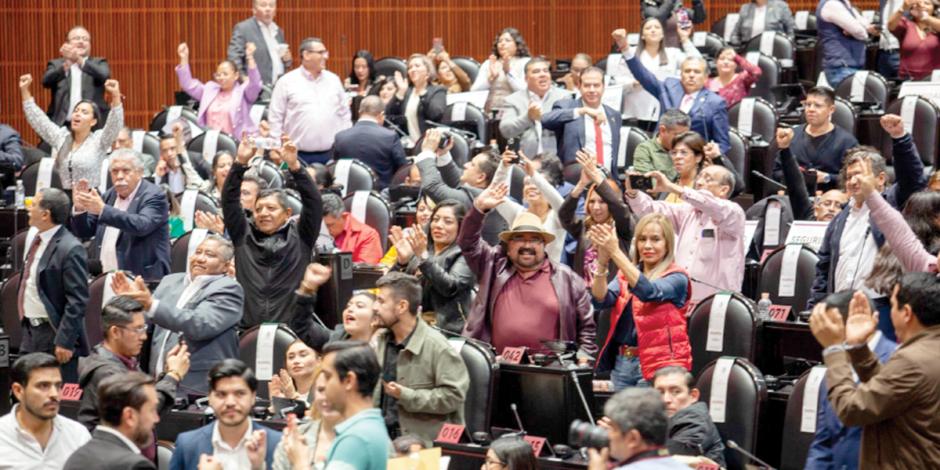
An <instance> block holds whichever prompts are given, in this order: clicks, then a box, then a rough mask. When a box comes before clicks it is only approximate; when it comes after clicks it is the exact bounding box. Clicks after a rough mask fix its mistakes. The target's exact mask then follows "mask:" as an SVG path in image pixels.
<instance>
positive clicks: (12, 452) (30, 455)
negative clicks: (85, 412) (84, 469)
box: [0, 405, 91, 470]
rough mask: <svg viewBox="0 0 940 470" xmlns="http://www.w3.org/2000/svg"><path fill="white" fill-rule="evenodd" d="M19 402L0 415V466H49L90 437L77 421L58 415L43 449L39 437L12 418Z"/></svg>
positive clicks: (23, 469) (16, 469) (15, 469)
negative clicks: (37, 438)
mask: <svg viewBox="0 0 940 470" xmlns="http://www.w3.org/2000/svg"><path fill="white" fill-rule="evenodd" d="M18 407H19V405H13V409H12V410H11V411H10V412H9V413H7V414H5V415H3V417H0V456H2V457H0V470H53V469H61V468H62V467H63V466H65V461H66V460H68V458H69V457H71V456H72V453H74V452H75V451H76V450H78V448H79V447H81V446H83V445H85V443H86V442H88V441H90V440H91V434H89V433H88V430H87V429H85V426H82V425H81V424H79V423H78V422H77V421H73V420H71V419H68V418H66V417H65V416H62V415H58V416H56V417H55V418H53V419H52V434H51V435H50V436H49V441H48V442H47V443H46V448H45V449H43V448H42V446H40V445H39V441H37V440H36V438H35V437H33V435H32V434H30V433H29V432H28V431H26V430H25V429H23V428H22V427H21V426H20V422H19V420H17V419H16V410H17V408H18Z"/></svg>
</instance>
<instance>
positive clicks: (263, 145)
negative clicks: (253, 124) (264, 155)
mask: <svg viewBox="0 0 940 470" xmlns="http://www.w3.org/2000/svg"><path fill="white" fill-rule="evenodd" d="M280 146H281V143H280V142H278V140H277V139H275V138H274V137H256V138H255V147H257V148H259V149H262V150H271V149H276V148H279V147H280Z"/></svg>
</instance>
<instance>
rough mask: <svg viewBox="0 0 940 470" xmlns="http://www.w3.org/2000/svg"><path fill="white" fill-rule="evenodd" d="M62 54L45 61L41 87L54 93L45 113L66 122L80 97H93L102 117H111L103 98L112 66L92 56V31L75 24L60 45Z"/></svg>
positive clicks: (63, 122) (102, 119) (86, 98)
mask: <svg viewBox="0 0 940 470" xmlns="http://www.w3.org/2000/svg"><path fill="white" fill-rule="evenodd" d="M59 54H61V56H62V57H60V58H58V59H52V60H50V61H49V63H48V64H46V73H44V74H43V76H42V86H43V87H45V88H48V89H49V91H50V92H51V93H52V101H51V102H50V103H49V109H48V110H47V111H46V114H48V115H49V119H52V122H54V123H56V124H65V123H66V122H67V121H68V120H69V117H70V116H71V114H72V110H73V109H75V105H77V104H78V102H79V101H81V100H91V101H94V102H95V104H96V105H98V109H100V110H101V114H102V116H101V120H100V121H99V122H102V123H103V122H104V120H105V118H107V116H108V110H109V109H110V108H109V107H108V103H107V102H106V101H105V100H104V82H106V81H107V80H108V79H109V78H111V68H110V67H108V61H107V60H105V59H104V58H103V57H91V33H89V32H88V30H87V29H85V28H84V27H81V26H75V27H73V28H72V29H70V30H69V32H68V35H66V39H65V43H63V44H62V47H60V48H59Z"/></svg>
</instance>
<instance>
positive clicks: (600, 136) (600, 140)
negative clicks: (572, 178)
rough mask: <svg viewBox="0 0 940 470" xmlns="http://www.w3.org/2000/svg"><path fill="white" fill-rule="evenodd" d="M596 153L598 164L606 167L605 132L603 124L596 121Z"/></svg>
mask: <svg viewBox="0 0 940 470" xmlns="http://www.w3.org/2000/svg"><path fill="white" fill-rule="evenodd" d="M594 152H595V153H596V154H597V164H598V165H600V166H601V167H603V166H604V132H603V131H602V130H601V124H600V123H599V122H597V119H595V120H594Z"/></svg>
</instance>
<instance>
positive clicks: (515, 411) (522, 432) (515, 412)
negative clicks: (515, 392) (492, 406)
mask: <svg viewBox="0 0 940 470" xmlns="http://www.w3.org/2000/svg"><path fill="white" fill-rule="evenodd" d="M509 409H510V410H512V415H513V416H514V417H515V418H516V424H517V425H518V426H519V433H520V436H525V434H526V432H525V426H523V425H522V418H520V417H519V409H518V407H516V404H515V403H510V404H509Z"/></svg>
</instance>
